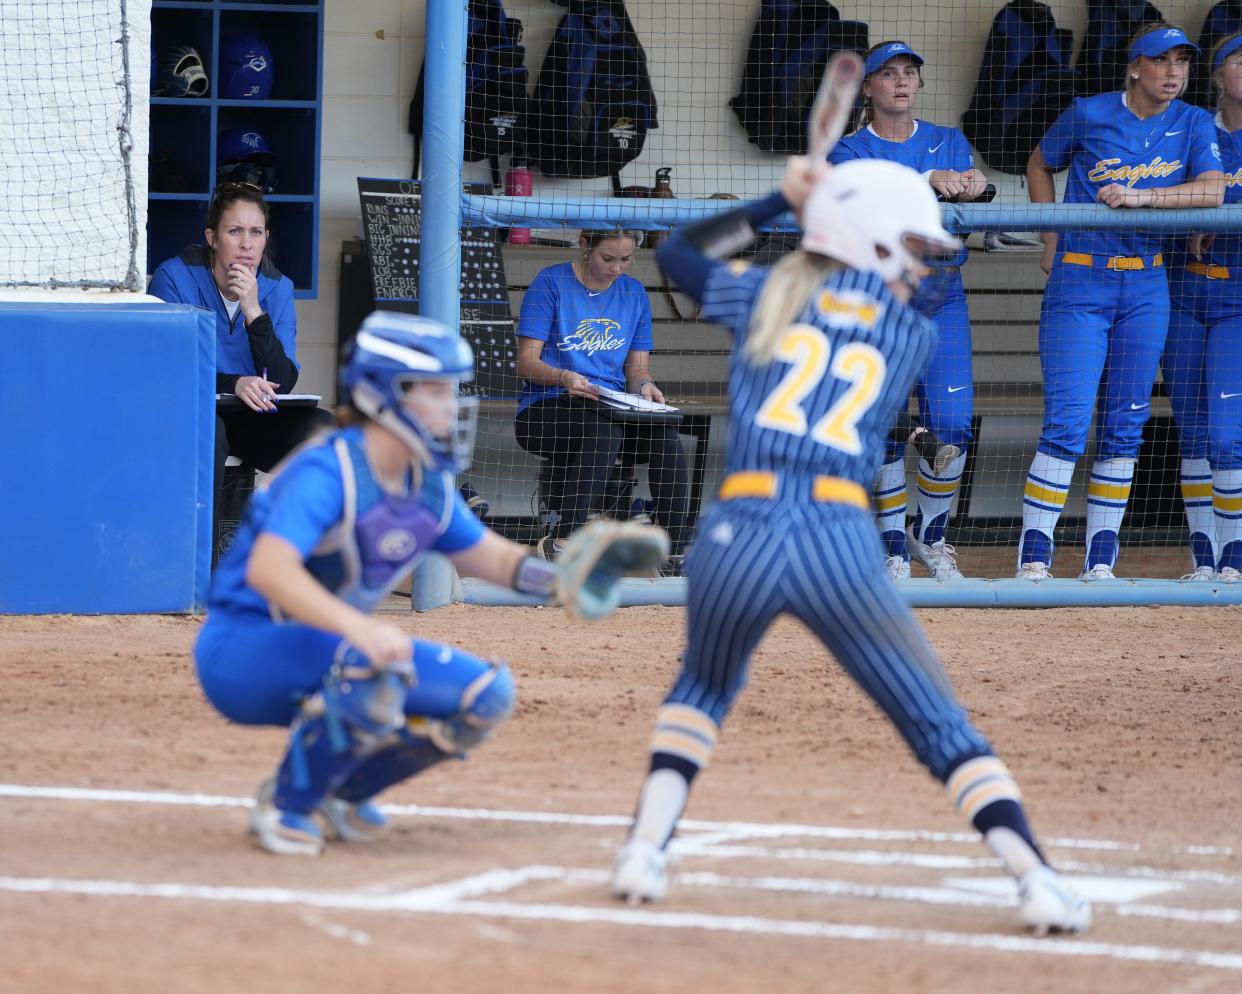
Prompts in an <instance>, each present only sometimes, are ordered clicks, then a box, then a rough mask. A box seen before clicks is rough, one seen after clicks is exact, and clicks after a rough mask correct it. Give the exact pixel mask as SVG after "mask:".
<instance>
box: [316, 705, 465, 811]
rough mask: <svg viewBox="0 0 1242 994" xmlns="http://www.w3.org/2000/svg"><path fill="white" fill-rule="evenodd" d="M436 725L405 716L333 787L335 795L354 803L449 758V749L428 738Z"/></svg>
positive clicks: (425, 720) (450, 754)
mask: <svg viewBox="0 0 1242 994" xmlns="http://www.w3.org/2000/svg"><path fill="white" fill-rule="evenodd" d="M438 724H439V722H432V721H429V720H428V719H426V718H411V719H409V721H407V722H406V724H405V727H404V728H402V729H400V730H399V731H398V732H397V733H396V735H394V736H392V737H391V738H390V739H389V740H388V741H386V742H385V743H384V744H383V745H382V746H380V747H379V748H378V749H376V751H375V752H373V753H372V754H371V755H370V756H368V757H367V758H366V759H364V760H363V761H362V763H361V764H360V765H359V766H358V768H357V769H356V770H354V772H353V773H352V774H350V777H349V779H348V780H346V781H345V783H343V784H342V785H341V786H340V788H339V789H338V790H337V792H336V797H337V798H338V799H339V800H341V801H347V802H348V803H350V804H358V803H360V802H362V801H366V800H368V799H370V798H372V797H375V796H376V795H377V794H379V793H380V792H381V791H384V790H386V789H388V788H389V787H391V786H393V784H398V783H400V782H401V781H402V780H408V779H409V778H410V777H412V776H415V775H416V774H418V773H422V771H423V770H425V769H427V767H429V766H435V764H436V763H441V762H443V761H444V760H446V759H451V758H452V756H453V754H452V753H451V752H446V751H445V750H444V749H441V748H440V747H439V746H438V745H436V743H435V742H434V741H432V730H433V727H434V726H436V725H438Z"/></svg>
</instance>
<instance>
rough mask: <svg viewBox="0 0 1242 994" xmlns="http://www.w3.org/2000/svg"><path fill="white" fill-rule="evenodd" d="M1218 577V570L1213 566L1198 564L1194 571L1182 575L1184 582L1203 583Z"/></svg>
mask: <svg viewBox="0 0 1242 994" xmlns="http://www.w3.org/2000/svg"><path fill="white" fill-rule="evenodd" d="M1215 579H1216V570H1215V569H1213V568H1212V567H1211V566H1196V567H1195V571H1194V572H1193V573H1187V574H1186V575H1185V576H1184V577H1182V581H1181V582H1182V583H1202V582H1208V581H1213V580H1215Z"/></svg>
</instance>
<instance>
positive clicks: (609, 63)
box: [526, 0, 659, 192]
mask: <svg viewBox="0 0 1242 994" xmlns="http://www.w3.org/2000/svg"><path fill="white" fill-rule="evenodd" d="M568 7H569V10H568V11H567V12H566V13H565V14H564V15H562V17H561V20H560V23H559V24H558V25H557V28H556V35H555V37H554V38H553V39H552V44H551V45H550V46H549V48H548V51H547V54H546V55H545V56H544V59H543V65H542V66H541V67H540V70H539V79H538V82H537V83H536V85H535V95H534V97H533V98H532V101H531V112H530V126H529V129H528V131H527V134H526V154H527V157H528V158H529V159H530V160H531V161H532V162H533V163H535V164H536V165H537V166H538V167H539V169H540V171H541V172H542V173H543V174H544V175H545V176H571V177H577V178H594V177H600V176H611V177H612V185H613V191H614V192H617V191H619V190H620V188H621V181H620V175H619V174H620V172H621V169H622V167H624V166H625V165H627V164H628V163H630V162H632V161H633V160H634V159H636V158H637V157H638V154H639V153H640V152H641V151H642V149H643V143H644V142H645V141H646V140H647V132H649V131H652V130H654V129H655V128H657V127H658V126H659V124H658V122H657V120H656V99H655V92H654V90H653V89H652V86H651V77H650V75H649V74H648V72H647V55H646V53H645V52H644V51H643V46H642V43H641V42H640V41H639V40H638V35H637V33H636V32H635V31H634V25H633V24H632V23H631V22H630V16H629V14H628V13H627V12H626V9H625V4H624V2H622V0H570V2H569V3H568Z"/></svg>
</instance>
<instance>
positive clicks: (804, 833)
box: [0, 784, 1234, 857]
mask: <svg viewBox="0 0 1242 994" xmlns="http://www.w3.org/2000/svg"><path fill="white" fill-rule="evenodd" d="M3 797H16V798H30V799H40V800H56V801H91V802H96V803H108V802H111V803H123V804H169V805H188V806H191V807H228V808H249V807H253V806H254V800H253V799H252V798H249V797H230V796H225V795H219V794H179V793H173V792H171V791H140V790H116V789H108V788H97V787H37V786H27V785H24V784H0V798H3ZM381 807H382V809H383V810H384V811H385V812H386V813H388V814H391V815H396V816H399V817H410V818H459V819H467V820H470V821H511V822H527V823H533V824H549V825H578V826H588V827H595V828H615V827H619V828H628V827H629V826H630V822H631V820H632V819H631V816H629V815H588V814H570V813H566V812H558V811H506V810H501V809H492V808H444V807H433V806H429V805H422V804H385V805H381ZM678 828H679V830H680V831H689V832H719V833H722V836H721V837H722V838H724V837H725V836H729V837H733V838H737V839H743V838H750V839H763V838H782V837H803V838H812V839H840V840H848V839H855V840H863V841H871V842H943V843H962V844H972V845H973V844H977V843H978V841H979V836H978V835H977V834H975V833H973V832H931V831H925V830H914V831H910V830H900V829H875V828H844V827H839V826H831V825H798V824H782V823H761V822H732V821H727V822H722V821H705V820H703V819H696V818H685V819H683V820H682V821H681V822H679V823H678ZM1045 842H1046V843H1047V844H1048V845H1049V846H1051V847H1057V848H1062V849H1086V850H1101V851H1106V852H1142V851H1143V847H1142V846H1141V845H1140V844H1139V843H1135V842H1118V841H1115V840H1111V839H1076V838H1047V839H1045ZM1168 851H1170V852H1172V853H1174V854H1177V855H1192V856H1203V857H1213V856H1232V855H1233V853H1234V849H1233V848H1232V847H1230V846H1207V845H1189V846H1181V847H1176V848H1173V849H1171V850H1168Z"/></svg>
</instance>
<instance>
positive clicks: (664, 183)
mask: <svg viewBox="0 0 1242 994" xmlns="http://www.w3.org/2000/svg"><path fill="white" fill-rule="evenodd" d="M672 175H673V170H672V167H671V166H661V167H660V168H659V169H657V170H656V172H655V186H653V187H652V188H651V197H652V199H653V200H672V199H674V198H675V197H676V196H677V194H675V193H674V192H673V184H672V183H671V182H670V181H669V180H670V177H672ZM664 238H665V234H664V232H662V231H652V232H649V233H648V235H647V247H648V248H655V247H656V246H657V245H659V244H660V242H662V241H663V240H664Z"/></svg>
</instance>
